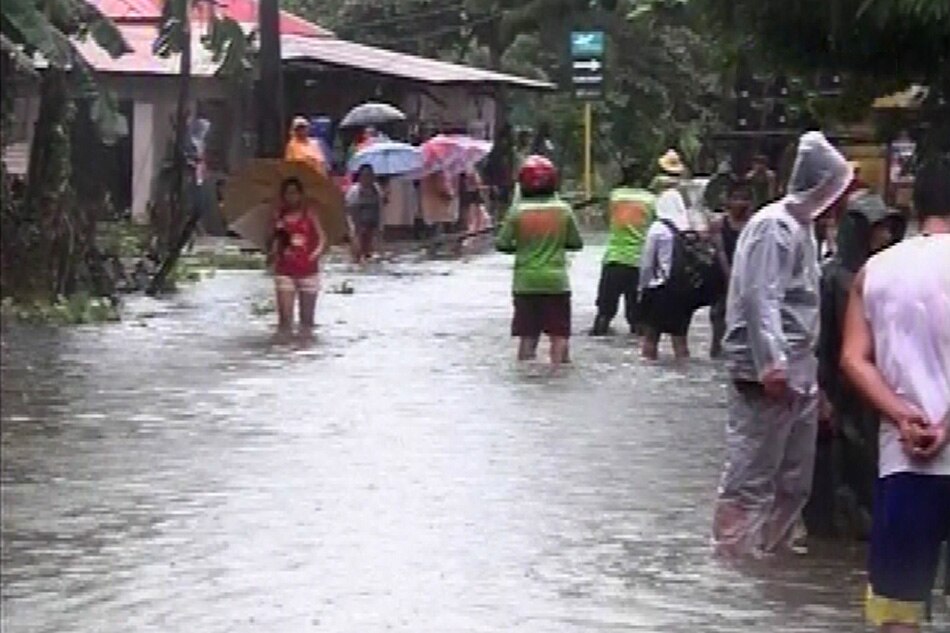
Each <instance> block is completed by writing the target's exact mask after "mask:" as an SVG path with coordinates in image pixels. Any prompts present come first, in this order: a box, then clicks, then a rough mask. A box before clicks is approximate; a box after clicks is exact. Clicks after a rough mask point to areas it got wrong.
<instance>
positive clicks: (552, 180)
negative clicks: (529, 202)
mask: <svg viewBox="0 0 950 633" xmlns="http://www.w3.org/2000/svg"><path fill="white" fill-rule="evenodd" d="M518 183H519V184H520V185H521V192H522V193H523V194H526V195H529V196H530V195H531V194H534V193H554V192H555V191H557V167H555V166H554V163H552V162H551V161H550V160H548V159H547V158H545V157H544V156H538V155H537V154H535V155H533V156H528V157H527V158H526V159H525V161H524V163H522V165H521V169H520V170H519V171H518Z"/></svg>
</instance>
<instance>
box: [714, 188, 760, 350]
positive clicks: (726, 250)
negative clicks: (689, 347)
mask: <svg viewBox="0 0 950 633" xmlns="http://www.w3.org/2000/svg"><path fill="white" fill-rule="evenodd" d="M725 207H726V208H725V213H723V214H722V217H721V218H719V219H718V221H716V222H714V223H713V225H712V226H711V227H710V233H711V234H712V237H713V241H714V242H715V243H716V250H717V251H718V253H719V260H720V263H721V264H722V268H723V272H724V273H725V278H726V279H729V277H730V275H731V274H732V257H733V255H735V252H736V243H738V241H739V233H741V232H742V229H743V227H745V225H746V222H748V221H749V218H750V217H752V213H753V211H754V209H755V207H754V202H753V191H752V184H751V183H750V182H749V181H748V180H745V179H743V178H738V177H735V176H733V177H732V178H730V179H729V181H728V183H727V185H726V200H725ZM728 291H729V288H728V287H726V289H725V292H723V293H722V296H721V297H720V298H719V300H718V301H716V302H715V303H714V304H712V306H710V308H709V321H710V324H711V325H712V344H711V346H710V348H709V356H710V357H712V358H719V357H720V356H722V337H723V336H724V335H725V333H726V296H727V294H728Z"/></svg>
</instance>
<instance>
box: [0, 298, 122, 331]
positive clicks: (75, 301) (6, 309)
mask: <svg viewBox="0 0 950 633" xmlns="http://www.w3.org/2000/svg"><path fill="white" fill-rule="evenodd" d="M0 317H2V318H3V320H5V321H7V320H9V321H16V322H20V323H32V324H36V325H59V326H64V325H84V324H92V323H106V322H115V321H119V320H120V319H121V315H120V314H119V309H118V308H117V307H116V306H115V305H114V304H113V303H112V302H111V301H110V300H109V299H106V298H100V297H90V296H89V295H88V294H86V293H77V294H74V295H73V296H71V297H69V298H64V297H58V298H57V299H56V300H55V301H52V302H44V301H33V302H30V303H19V302H17V301H15V300H14V299H13V298H12V297H6V298H4V299H3V301H2V303H0Z"/></svg>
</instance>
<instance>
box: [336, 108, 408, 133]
mask: <svg viewBox="0 0 950 633" xmlns="http://www.w3.org/2000/svg"><path fill="white" fill-rule="evenodd" d="M405 120H406V115H405V114H403V113H402V111H401V110H400V109H399V108H397V107H395V106H391V105H389V104H388V103H374V102H370V103H364V104H362V105H358V106H356V107H355V108H353V109H352V110H350V111H349V112H347V114H346V116H345V117H343V120H342V121H341V122H340V127H341V128H353V127H370V126H374V125H382V124H384V123H393V122H394V121H405Z"/></svg>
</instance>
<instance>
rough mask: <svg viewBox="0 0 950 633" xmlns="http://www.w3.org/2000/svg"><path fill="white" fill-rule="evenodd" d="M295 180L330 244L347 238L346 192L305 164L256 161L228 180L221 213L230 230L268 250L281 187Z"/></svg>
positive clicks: (271, 160)
mask: <svg viewBox="0 0 950 633" xmlns="http://www.w3.org/2000/svg"><path fill="white" fill-rule="evenodd" d="M288 178H296V179H298V180H299V181H300V183H301V184H302V185H303V194H304V197H305V198H306V200H307V202H308V203H309V205H310V207H311V208H312V209H313V211H314V212H315V213H316V216H317V219H318V220H319V222H320V226H321V227H322V228H323V232H324V233H326V236H327V240H328V241H329V242H330V243H331V244H338V243H340V242H341V241H342V240H343V237H344V236H345V235H346V217H345V216H344V213H343V192H342V191H340V188H339V187H338V186H337V185H336V183H334V182H333V181H332V180H331V179H330V178H329V177H328V176H325V175H323V174H321V173H320V172H318V171H317V170H315V169H314V168H313V167H311V166H310V165H309V164H308V163H305V162H302V161H284V160H279V159H271V158H261V159H255V160H253V161H251V162H250V163H248V165H247V166H246V167H245V168H244V169H242V170H241V171H239V172H238V173H236V174H233V175H232V176H231V177H230V178H228V182H227V185H226V186H225V188H224V205H223V209H222V211H221V213H222V215H223V216H224V219H225V221H226V222H227V223H228V226H230V228H231V229H232V230H233V231H235V232H236V233H237V234H238V235H240V236H241V237H243V238H244V239H246V240H249V241H250V242H253V243H254V244H255V245H257V246H258V247H260V248H261V249H262V250H267V248H268V242H269V240H270V237H271V234H272V233H273V229H274V215H275V213H276V212H277V207H278V205H279V202H280V185H281V183H283V182H284V181H285V180H287V179H288Z"/></svg>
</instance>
